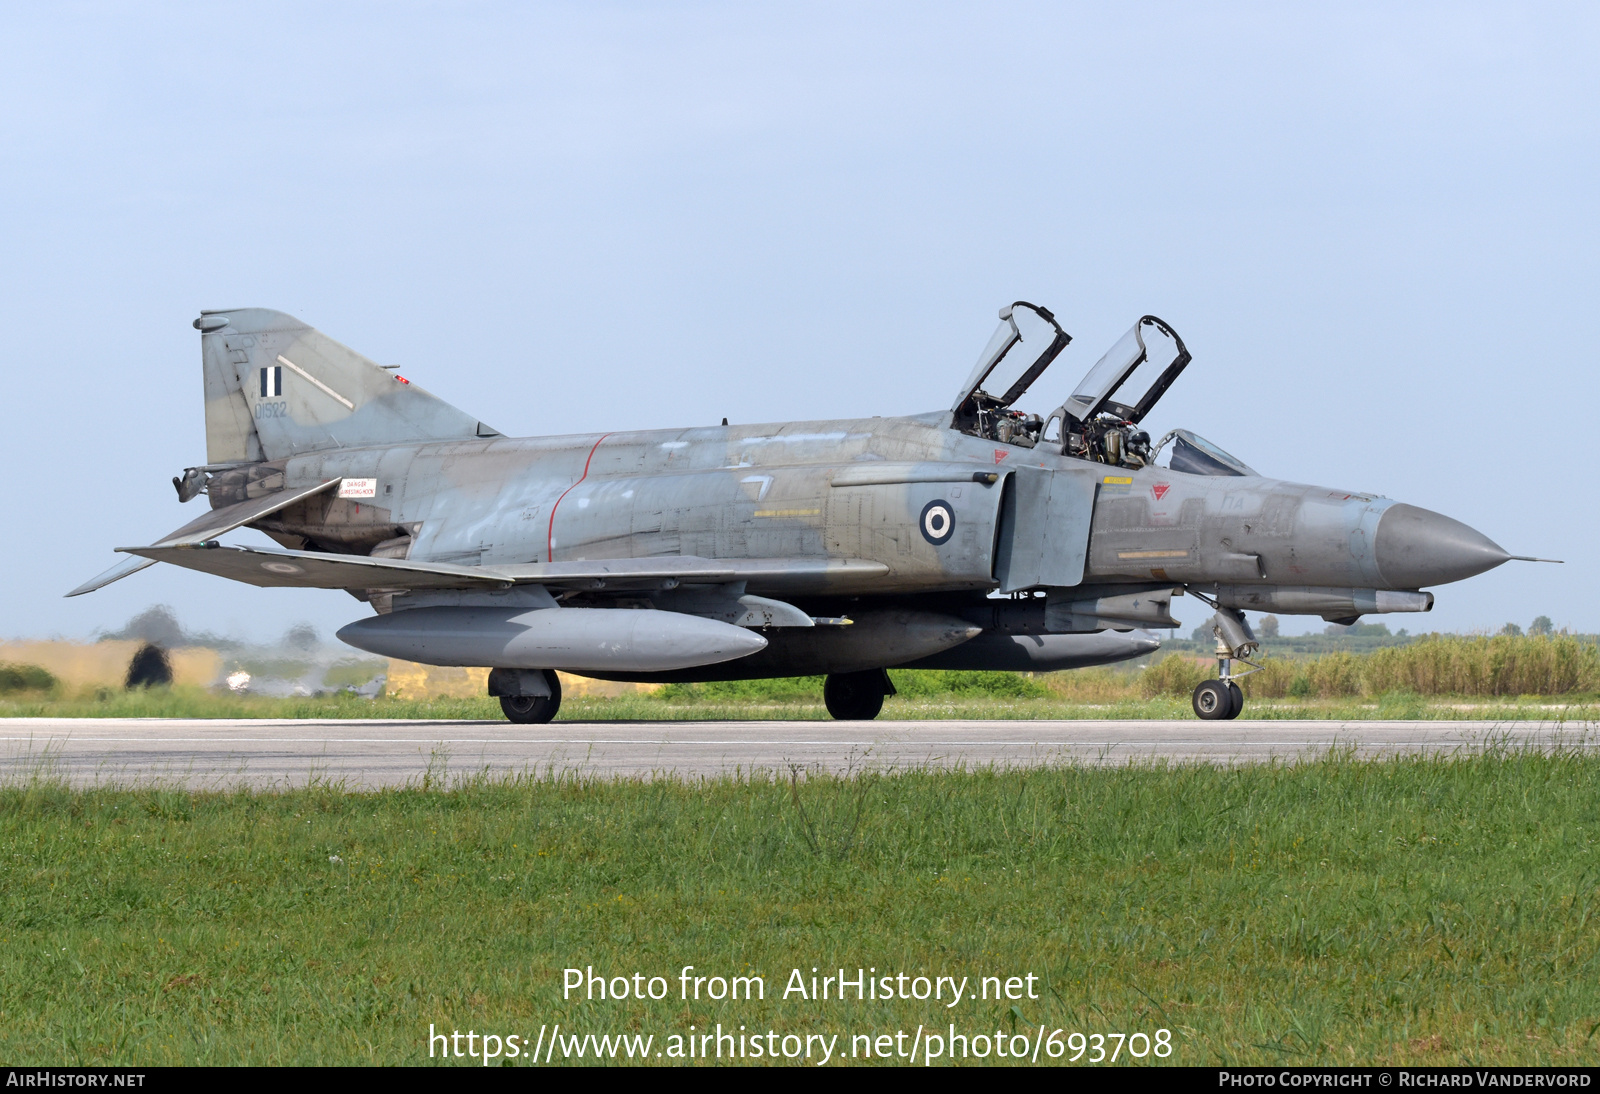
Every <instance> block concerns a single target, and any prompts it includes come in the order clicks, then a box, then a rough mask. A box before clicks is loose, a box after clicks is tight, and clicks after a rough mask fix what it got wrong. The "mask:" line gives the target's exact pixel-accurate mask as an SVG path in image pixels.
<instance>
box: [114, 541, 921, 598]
mask: <svg viewBox="0 0 1600 1094" xmlns="http://www.w3.org/2000/svg"><path fill="white" fill-rule="evenodd" d="M117 550H118V551H121V552H123V553H124V554H130V555H137V556H139V557H140V558H141V559H144V560H148V561H151V562H170V563H172V564H173V565H175V566H183V567H185V568H186V569H190V570H199V571H201V572H202V573H208V574H215V575H217V576H218V577H226V578H231V579H232V580H234V581H243V582H246V583H247V584H250V585H259V586H262V587H264V588H268V587H285V586H287V587H292V588H302V589H377V588H383V589H504V588H509V587H510V586H512V585H544V586H547V587H550V588H558V589H609V590H626V589H665V588H673V587H675V586H677V585H679V584H705V585H713V584H727V583H729V582H735V581H744V582H748V583H749V584H751V585H753V586H759V587H761V588H762V589H763V590H780V589H787V588H800V589H807V588H821V587H824V586H825V585H826V584H828V583H830V582H832V581H835V580H837V579H839V578H870V577H874V576H877V575H879V574H884V573H887V572H888V569H889V568H888V567H887V566H885V565H884V564H883V563H881V562H862V561H856V560H851V559H843V560H841V559H832V560H830V559H808V558H799V559H782V558H778V559H709V558H694V557H688V556H668V557H661V558H627V559H608V560H602V561H596V562H545V563H527V564H522V565H511V566H458V565H455V564H454V563H449V562H419V561H411V560H407V559H397V558H370V557H368V556H366V555H338V554H330V553H326V552H322V551H289V550H283V549H277V548H265V547H232V546H228V547H224V546H222V545H220V544H215V543H210V542H207V543H204V544H202V543H183V544H172V545H161V544H157V545H155V546H152V547H119V548H117Z"/></svg>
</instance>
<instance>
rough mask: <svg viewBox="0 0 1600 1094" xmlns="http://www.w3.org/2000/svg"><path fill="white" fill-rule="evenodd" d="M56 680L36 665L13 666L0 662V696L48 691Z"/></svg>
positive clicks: (54, 684)
mask: <svg viewBox="0 0 1600 1094" xmlns="http://www.w3.org/2000/svg"><path fill="white" fill-rule="evenodd" d="M55 686H56V678H55V677H54V676H52V675H50V673H48V672H46V671H45V670H44V669H42V668H40V667H39V666H38V665H13V664H8V663H6V662H4V661H0V695H13V694H15V693H17V692H26V691H50V690H51V689H53V688H54V687H55Z"/></svg>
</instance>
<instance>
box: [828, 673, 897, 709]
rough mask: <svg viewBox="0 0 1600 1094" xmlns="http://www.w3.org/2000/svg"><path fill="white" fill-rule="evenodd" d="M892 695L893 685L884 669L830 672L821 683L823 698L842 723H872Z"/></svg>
mask: <svg viewBox="0 0 1600 1094" xmlns="http://www.w3.org/2000/svg"><path fill="white" fill-rule="evenodd" d="M893 694H894V684H893V683H891V682H890V680H889V673H888V672H887V671H886V670H884V669H867V670H866V671H865V672H835V673H830V674H829V675H828V678H827V680H825V681H824V682H823V684H822V701H823V703H825V704H826V705H827V707H828V713H829V714H831V715H833V716H834V717H835V718H837V719H838V720H839V721H841V722H870V721H871V720H872V719H874V718H876V717H877V716H878V712H879V711H881V710H883V700H884V699H885V698H886V697H887V696H890V695H893Z"/></svg>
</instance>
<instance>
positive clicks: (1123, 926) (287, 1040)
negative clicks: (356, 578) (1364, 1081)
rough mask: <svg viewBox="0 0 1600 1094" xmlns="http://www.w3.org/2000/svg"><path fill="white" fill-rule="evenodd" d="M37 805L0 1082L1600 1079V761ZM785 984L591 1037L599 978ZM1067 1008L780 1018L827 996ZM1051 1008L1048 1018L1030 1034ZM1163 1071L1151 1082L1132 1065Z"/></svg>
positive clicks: (840, 1008)
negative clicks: (918, 1048)
mask: <svg viewBox="0 0 1600 1094" xmlns="http://www.w3.org/2000/svg"><path fill="white" fill-rule="evenodd" d="M425 781H426V782H427V784H428V785H427V787H426V788H424V787H423V786H417V787H413V788H410V789H403V790H388V791H381V792H375V793H370V794H355V793H343V792H340V791H339V789H338V788H336V787H328V786H311V787H308V788H304V789H301V790H296V791H291V792H284V793H276V794H269V793H248V792H237V793H209V794H207V793H187V792H179V791H173V790H161V789H144V790H118V789H110V788H103V789H95V790H85V791H71V790H68V789H66V788H64V787H62V786H59V785H56V784H54V783H52V782H50V781H49V780H48V778H45V777H40V778H39V779H36V780H35V781H34V782H32V783H30V784H27V785H17V786H13V787H10V788H8V789H0V846H3V847H4V849H5V854H4V856H3V858H0V1057H3V1058H4V1059H6V1060H7V1061H8V1062H10V1063H13V1064H29V1065H37V1064H47V1063H60V1064H125V1065H158V1064H174V1063H214V1064H224V1063H256V1064H268V1063H273V1064H287V1063H303V1064H313V1063H344V1062H350V1063H360V1062H380V1063H409V1062H421V1061H425V1060H426V1056H427V1045H426V1041H425V1035H426V1032H427V1029H428V1026H429V1024H430V1023H432V1024H434V1025H436V1026H439V1027H444V1028H446V1029H451V1028H460V1029H462V1030H466V1029H469V1028H470V1029H473V1030H475V1031H477V1032H479V1033H481V1032H483V1031H486V1030H487V1031H491V1032H497V1033H500V1034H505V1033H518V1034H519V1035H520V1034H528V1035H533V1034H536V1033H537V1032H538V1030H539V1028H540V1026H541V1024H554V1023H556V1022H560V1023H561V1024H562V1025H563V1027H564V1029H565V1030H566V1031H569V1032H580V1033H583V1032H595V1033H622V1032H640V1033H652V1034H655V1035H656V1036H657V1038H658V1042H657V1043H658V1045H659V1043H660V1038H662V1037H664V1036H665V1035H666V1034H668V1033H672V1032H678V1033H682V1032H684V1031H685V1030H686V1029H687V1027H688V1026H689V1025H690V1024H691V1023H692V1024H694V1025H695V1026H696V1027H697V1028H698V1029H699V1030H701V1031H703V1030H705V1029H706V1028H707V1026H708V1024H709V1025H712V1026H714V1025H715V1024H716V1023H717V1022H721V1023H722V1024H723V1025H724V1026H730V1025H732V1026H737V1025H739V1024H741V1023H742V1024H744V1025H746V1026H747V1027H748V1028H749V1029H751V1030H765V1029H767V1028H769V1027H770V1028H775V1029H777V1030H779V1031H780V1032H794V1033H800V1034H805V1033H817V1032H830V1033H835V1032H836V1033H840V1034H843V1035H845V1037H844V1039H843V1040H842V1043H843V1044H846V1045H848V1043H849V1042H848V1035H849V1034H851V1033H854V1032H870V1033H882V1032H891V1033H892V1032H893V1031H894V1030H896V1029H905V1030H906V1031H907V1035H908V1038H909V1035H910V1032H911V1031H912V1030H914V1029H915V1028H916V1027H917V1026H918V1025H919V1024H923V1025H926V1026H929V1027H935V1026H938V1027H943V1026H945V1025H948V1023H950V1022H951V1021H954V1022H956V1023H957V1025H958V1026H960V1027H962V1028H963V1029H964V1030H966V1031H967V1032H969V1033H975V1032H982V1031H990V1032H992V1031H993V1030H994V1029H995V1028H997V1027H1000V1028H1004V1029H1007V1030H1009V1029H1010V1027H1011V1025H1012V1023H1013V1022H1014V1023H1015V1024H1016V1027H1017V1029H1018V1031H1019V1032H1020V1031H1022V1030H1025V1029H1028V1028H1030V1027H1036V1026H1037V1025H1038V1024H1040V1023H1043V1024H1044V1025H1045V1026H1046V1027H1047V1029H1055V1028H1061V1029H1064V1030H1068V1031H1073V1030H1077V1031H1083V1032H1086V1033H1097V1032H1098V1033H1113V1032H1133V1031H1145V1032H1147V1033H1150V1032H1153V1031H1155V1030H1157V1029H1162V1028H1164V1029H1169V1030H1171V1031H1172V1033H1173V1043H1174V1046H1175V1051H1174V1054H1173V1056H1172V1057H1171V1062H1174V1063H1183V1064H1218V1063H1224V1062H1226V1063H1260V1064H1309V1063H1354V1062H1361V1063H1396V1062H1414V1063H1447V1062H1458V1063H1475V1064H1477V1063H1484V1064H1488V1063H1525V1064H1534V1063H1566V1064H1587V1063H1592V1062H1593V1059H1594V1056H1595V1052H1596V1047H1597V1041H1596V1038H1597V1027H1600V958H1597V953H1600V926H1597V922H1596V912H1597V910H1600V893H1597V891H1596V886H1597V883H1600V861H1597V858H1596V854H1597V846H1596V842H1597V839H1600V760H1597V759H1593V758H1586V757H1582V756H1579V755H1559V756H1553V757H1551V756H1540V755H1536V754H1531V753H1522V752H1512V751H1501V752H1493V753H1491V754H1489V755H1486V756H1481V757H1436V758H1429V759H1422V758H1417V759H1404V760H1391V761H1384V762H1358V761H1355V760H1352V759H1350V758H1348V757H1340V756H1330V757H1327V758H1325V759H1323V760H1320V761H1313V762H1309V763H1306V764H1303V765H1300V766H1294V767H1286V766H1251V767H1244V768H1240V769H1235V770H1227V769H1218V768H1214V767H1149V766H1144V767H1140V766H1135V767H1128V768H1095V769H1089V768H1072V767H1068V768H1058V769H1041V770H1028V771H1010V772H996V771H968V772H955V773H938V772H911V773H904V774H897V775H884V776H874V775H872V774H866V775H863V776H861V777H858V778H856V779H853V780H841V779H834V778H830V777H827V776H818V777H814V778H811V779H803V780H801V781H800V782H798V783H797V784H796V785H793V786H791V785H790V784H789V782H788V780H787V778H780V779H778V780H775V781H774V780H768V779H763V778H759V777H758V778H755V779H749V778H721V779H714V780H708V781H703V782H692V783H683V782H677V781H672V780H663V781H656V782H650V783H641V782H629V781H601V780H586V779H571V778H561V779H527V778H524V779H511V780H506V781H499V782H496V781H489V780H485V779H471V778H468V779H465V780H460V781H456V782H453V783H452V782H451V781H450V779H448V778H447V777H444V776H443V775H442V773H441V772H440V771H438V770H434V771H432V772H430V773H429V776H428V777H427V779H426V780H425ZM685 964H693V965H695V966H697V968H698V970H699V972H700V973H701V974H702V975H711V974H715V973H721V974H724V975H730V974H734V973H738V974H748V973H750V972H754V973H759V974H762V975H764V976H765V977H766V979H767V984H768V988H769V991H768V997H767V999H766V1000H765V1001H752V1002H744V1001H740V1002H737V1003H733V1002H721V1003H713V1002H707V1001H704V1000H702V1001H700V1002H689V1003H684V1002H682V1001H678V1000H677V999H676V998H669V999H668V1000H667V1001H665V1002H660V1003H650V1002H646V1003H642V1004H641V1003H637V1002H633V1001H626V1002H604V1003H602V1002H581V1001H578V1000H571V1001H563V1000H562V998H561V977H562V970H563V969H564V968H567V967H583V966H594V967H595V969H596V970H597V971H603V972H604V973H606V974H607V975H624V974H632V973H634V972H640V973H643V974H645V975H647V976H648V975H661V976H663V977H667V978H669V979H670V981H671V983H672V985H673V990H674V996H675V994H676V986H677V980H676V976H677V973H678V970H679V968H680V967H681V966H682V965H685ZM841 965H843V966H845V967H847V968H851V969H854V968H856V967H858V966H867V967H876V968H877V969H878V970H879V971H880V973H883V972H898V971H902V970H903V971H906V972H908V973H924V972H925V973H929V974H935V975H955V976H958V977H960V976H970V977H973V978H977V977H980V976H984V975H996V976H1004V977H1009V976H1014V975H1015V976H1021V975H1025V974H1029V973H1031V974H1033V975H1035V976H1037V977H1039V978H1040V979H1039V981H1038V984H1039V994H1040V996H1041V998H1040V999H1038V1000H1022V1001H1020V1002H1018V1003H1015V1004H1013V1003H1010V1002H1004V1001H1002V1002H999V1003H996V1002H992V1001H991V1002H983V1003H979V1004H977V1005H970V1004H963V1006H962V1007H961V1008H960V1009H959V1010H957V1011H954V1012H952V1011H949V1010H944V1009H943V1008H940V1007H938V1006H936V1005H934V1004H931V1003H918V1002H893V1003H883V1002H878V1003H872V1002H870V1001H869V1002H866V1003H854V1002H850V1003H845V1004H838V1003H829V1004H824V1005H818V1004H814V1003H804V1002H800V1001H798V1000H790V1001H788V1002H784V1001H783V1000H781V999H780V998H776V997H777V996H778V995H779V994H781V986H782V984H783V983H784V981H785V980H786V978H787V977H788V974H789V971H790V970H791V969H793V968H801V969H802V970H803V971H805V972H806V973H807V975H809V969H810V968H811V967H812V966H816V967H818V968H819V969H824V970H827V969H832V968H837V967H839V966H841ZM1013 1007H1015V1013H1013V1009H1012V1008H1013ZM1124 1058H1126V1057H1124Z"/></svg>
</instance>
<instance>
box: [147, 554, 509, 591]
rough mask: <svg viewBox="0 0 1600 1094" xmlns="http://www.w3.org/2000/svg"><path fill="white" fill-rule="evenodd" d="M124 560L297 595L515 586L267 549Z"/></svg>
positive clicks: (453, 571)
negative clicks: (297, 592) (153, 563)
mask: <svg viewBox="0 0 1600 1094" xmlns="http://www.w3.org/2000/svg"><path fill="white" fill-rule="evenodd" d="M117 550H118V551H121V552H123V553H124V554H130V555H139V556H141V557H143V558H148V559H154V560H155V561H156V562H170V563H172V564H173V565H174V566H182V567H184V568H185V569H188V570H199V571H200V572H201V573H205V574H215V575H217V576H218V577H226V578H231V579H232V580H234V581H243V582H245V583H246V584H249V585H259V586H261V587H262V588H295V589H376V588H385V589H503V588H507V587H509V586H510V585H511V584H513V582H512V581H511V580H510V579H508V578H506V577H505V576H504V575H502V574H498V573H496V572H494V571H492V570H487V569H484V568H483V567H480V566H456V565H453V564H451V563H448V562H408V561H406V560H405V559H399V558H369V557H367V556H366V555H335V554H326V553H323V552H321V551H283V550H273V549H270V548H265V547H224V546H221V545H220V544H219V545H214V546H204V547H202V546H199V545H197V544H185V545H180V546H175V547H118V548H117Z"/></svg>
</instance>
